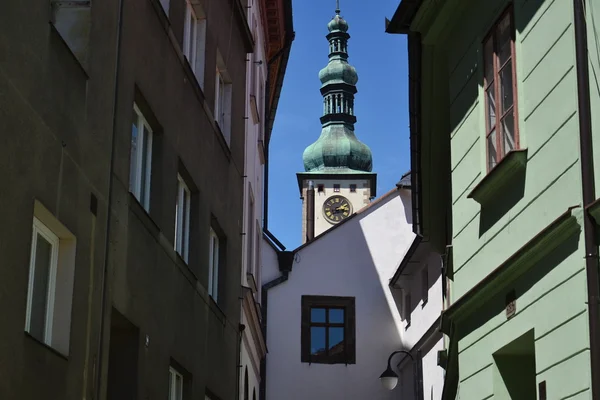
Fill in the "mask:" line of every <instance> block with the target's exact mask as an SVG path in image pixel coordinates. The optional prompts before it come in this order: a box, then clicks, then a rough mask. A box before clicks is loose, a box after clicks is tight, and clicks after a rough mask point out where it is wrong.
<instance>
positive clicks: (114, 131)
mask: <svg viewBox="0 0 600 400" xmlns="http://www.w3.org/2000/svg"><path fill="white" fill-rule="evenodd" d="M122 31H123V0H119V13H118V14H117V40H116V51H117V54H116V57H115V73H114V76H115V85H114V89H113V93H114V98H113V110H112V135H111V136H112V137H111V148H110V165H109V173H108V204H107V211H106V235H105V237H104V270H103V271H102V281H101V300H100V332H99V338H98V353H97V355H96V357H98V367H97V369H96V382H95V384H96V399H97V400H99V399H101V398H102V370H103V368H104V366H103V360H104V355H103V352H104V331H105V329H106V328H105V314H106V291H107V284H106V280H107V278H108V254H109V251H110V249H109V243H110V227H111V223H110V220H111V214H112V201H113V173H114V158H115V147H116V140H115V139H116V136H117V125H118V124H117V101H118V98H119V66H120V63H121V34H122Z"/></svg>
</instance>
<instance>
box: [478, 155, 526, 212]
mask: <svg viewBox="0 0 600 400" xmlns="http://www.w3.org/2000/svg"><path fill="white" fill-rule="evenodd" d="M526 165H527V149H520V150H512V151H509V152H508V153H507V154H506V155H505V156H504V158H503V159H502V160H500V162H499V163H498V164H497V165H496V166H495V167H494V168H492V169H491V170H490V171H489V172H488V174H487V175H486V176H484V177H483V179H482V180H481V181H480V182H479V183H478V184H477V186H475V188H474V189H473V190H472V191H471V193H469V195H468V196H467V198H469V199H473V200H475V201H476V202H478V203H479V204H481V205H484V204H486V203H488V202H489V201H490V200H492V199H493V198H495V197H496V196H497V195H498V193H500V192H501V191H502V190H503V189H505V188H506V187H507V186H509V185H510V182H511V181H512V180H513V178H514V177H515V176H516V175H518V174H519V173H524V172H525V168H526Z"/></svg>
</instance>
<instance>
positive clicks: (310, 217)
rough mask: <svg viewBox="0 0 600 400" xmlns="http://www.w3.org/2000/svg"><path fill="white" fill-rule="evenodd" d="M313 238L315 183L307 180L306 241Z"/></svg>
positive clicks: (310, 240)
mask: <svg viewBox="0 0 600 400" xmlns="http://www.w3.org/2000/svg"><path fill="white" fill-rule="evenodd" d="M314 238H315V184H314V182H313V181H308V190H307V191H306V242H312V240H313V239H314Z"/></svg>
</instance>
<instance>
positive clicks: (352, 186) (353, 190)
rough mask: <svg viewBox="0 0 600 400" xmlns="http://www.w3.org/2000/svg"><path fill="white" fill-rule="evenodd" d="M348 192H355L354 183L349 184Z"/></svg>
mask: <svg viewBox="0 0 600 400" xmlns="http://www.w3.org/2000/svg"><path fill="white" fill-rule="evenodd" d="M350 193H356V185H355V184H354V183H353V184H351V185H350Z"/></svg>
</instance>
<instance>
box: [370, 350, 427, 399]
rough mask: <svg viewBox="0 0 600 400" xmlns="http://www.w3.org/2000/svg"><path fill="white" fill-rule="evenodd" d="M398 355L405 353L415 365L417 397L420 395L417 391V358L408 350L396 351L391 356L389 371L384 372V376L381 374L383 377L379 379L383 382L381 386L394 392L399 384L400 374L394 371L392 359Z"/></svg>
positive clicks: (415, 393) (415, 392)
mask: <svg viewBox="0 0 600 400" xmlns="http://www.w3.org/2000/svg"><path fill="white" fill-rule="evenodd" d="M398 353H403V354H406V355H407V356H409V357H410V359H411V361H412V363H413V365H414V368H415V374H414V385H415V387H414V395H415V396H416V395H417V393H418V391H417V376H418V375H417V364H416V363H415V358H414V357H413V355H412V354H410V352H408V351H406V350H397V351H394V352H393V353H392V354H390V357H389V358H388V363H387V369H386V370H385V371H383V374H381V376H380V377H379V379H380V380H381V384H382V385H383V387H384V388H386V389H387V390H394V388H395V387H396V385H397V384H398V374H397V373H395V372H394V370H393V369H392V357H394V356H395V355H396V354H398Z"/></svg>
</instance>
